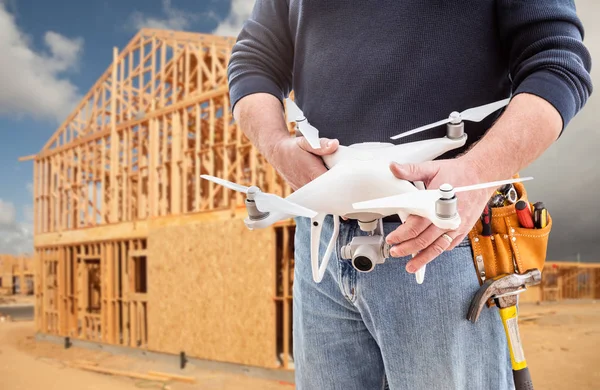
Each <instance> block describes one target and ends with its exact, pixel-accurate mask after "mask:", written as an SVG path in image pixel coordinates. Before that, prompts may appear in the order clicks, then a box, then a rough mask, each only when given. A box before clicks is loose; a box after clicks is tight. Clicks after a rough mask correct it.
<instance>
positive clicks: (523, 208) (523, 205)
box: [515, 200, 535, 229]
mask: <svg viewBox="0 0 600 390" xmlns="http://www.w3.org/2000/svg"><path fill="white" fill-rule="evenodd" d="M515 209H516V210H517V217H518V218H519V223H520V224H521V226H522V227H524V228H527V229H533V228H535V225H534V223H533V216H532V215H531V209H530V208H529V204H528V203H527V202H525V201H524V200H520V201H518V202H517V204H516V205H515Z"/></svg>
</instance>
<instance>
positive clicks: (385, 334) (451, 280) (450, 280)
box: [293, 216, 514, 390]
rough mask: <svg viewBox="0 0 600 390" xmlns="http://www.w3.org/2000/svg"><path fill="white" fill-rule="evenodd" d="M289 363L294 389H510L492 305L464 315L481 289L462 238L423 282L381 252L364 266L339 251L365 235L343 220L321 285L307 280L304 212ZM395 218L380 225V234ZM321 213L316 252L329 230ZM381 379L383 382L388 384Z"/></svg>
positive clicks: (502, 339) (430, 268)
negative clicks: (380, 258) (366, 269)
mask: <svg viewBox="0 0 600 390" xmlns="http://www.w3.org/2000/svg"><path fill="white" fill-rule="evenodd" d="M296 224H297V225H296V226H297V228H296V237H295V265H294V267H295V270H294V286H293V297H294V298H293V299H294V301H293V302H294V303H293V304H294V306H293V309H294V320H293V337H294V366H295V370H296V373H295V375H296V388H297V389H299V390H335V389H340V390H353V389H356V390H371V389H373V390H379V389H386V388H388V387H387V386H389V388H390V389H392V390H400V389H410V390H421V389H423V390H425V389H427V390H438V389H439V390H446V389H448V390H471V389H472V390H495V389H498V390H506V389H513V388H514V385H513V379H512V370H511V366H510V355H509V352H508V346H507V344H506V337H505V335H504V330H503V327H502V321H501V319H500V316H499V313H498V310H497V309H496V308H495V307H494V308H484V310H483V312H482V314H481V316H480V318H479V320H478V321H477V323H475V324H473V323H471V322H469V321H468V320H467V319H466V315H467V311H468V308H469V304H470V301H471V299H472V297H473V295H474V294H475V292H476V291H477V289H478V288H479V283H478V282H477V276H476V274H475V268H474V265H473V260H472V251H471V246H470V245H469V241H468V239H466V240H465V241H464V242H463V243H461V244H460V245H459V246H457V247H456V248H455V249H454V250H452V251H450V252H445V253H443V254H442V255H441V256H439V257H438V258H436V259H435V260H434V261H433V262H431V263H429V265H428V266H427V272H426V273H425V282H424V283H423V284H421V285H419V284H417V283H416V281H415V276H414V274H408V273H407V272H406V271H405V268H404V267H405V264H406V262H407V260H408V258H392V259H387V260H386V262H385V263H384V264H379V265H377V266H376V267H375V269H374V270H373V271H372V272H370V273H367V274H364V273H359V272H357V271H356V270H354V268H353V267H352V265H351V263H350V261H349V260H343V259H341V258H340V256H339V251H340V248H341V246H342V245H345V244H346V243H348V242H350V240H352V237H353V236H355V235H364V233H362V231H361V230H360V229H359V228H358V225H357V224H356V222H355V221H351V222H345V223H342V224H341V226H340V233H339V237H338V240H337V246H336V251H335V253H334V254H333V255H332V257H331V259H330V261H329V265H328V267H327V272H326V273H325V276H324V277H323V280H322V281H321V283H318V284H317V283H315V282H314V281H313V279H312V274H311V266H310V220H308V219H307V218H297V219H296ZM397 227H398V224H395V223H391V224H384V230H385V234H386V235H387V234H388V233H389V232H391V231H392V230H394V229H395V228H397ZM332 229H333V219H332V217H331V216H329V217H328V218H327V219H325V224H324V227H323V234H322V239H321V244H320V245H321V254H323V253H324V252H325V248H326V247H327V244H328V242H329V239H330V238H331V233H332ZM386 382H387V383H386Z"/></svg>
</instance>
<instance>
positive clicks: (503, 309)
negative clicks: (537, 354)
mask: <svg viewBox="0 0 600 390" xmlns="http://www.w3.org/2000/svg"><path fill="white" fill-rule="evenodd" d="M541 281H542V273H541V272H540V270H537V269H534V270H529V271H527V272H525V273H523V274H502V275H498V276H496V277H494V278H491V279H488V280H486V281H485V282H484V283H483V284H482V285H481V287H480V288H479V291H477V294H475V297H474V298H473V300H472V301H471V306H470V307H469V313H468V314H467V319H468V320H469V321H471V322H472V323H475V322H477V319H478V318H479V314H481V311H482V310H483V307H484V306H485V305H486V303H487V302H488V300H490V299H493V300H494V303H495V304H496V306H497V307H498V309H500V318H502V324H503V325H504V332H505V333H506V339H507V342H508V349H509V351H510V361H511V363H512V370H513V379H514V382H515V388H516V390H533V383H532V382H531V375H530V374H529V368H528V367H527V362H526V360H525V354H524V353H523V346H522V345H521V336H520V334H519V324H518V318H517V302H518V294H520V293H522V292H523V291H525V290H526V289H527V287H529V286H534V285H536V284H539V283H540V282H541Z"/></svg>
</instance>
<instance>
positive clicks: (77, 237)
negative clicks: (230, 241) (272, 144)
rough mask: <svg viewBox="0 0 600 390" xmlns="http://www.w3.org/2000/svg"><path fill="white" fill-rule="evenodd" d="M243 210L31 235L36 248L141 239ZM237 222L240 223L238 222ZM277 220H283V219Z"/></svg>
mask: <svg viewBox="0 0 600 390" xmlns="http://www.w3.org/2000/svg"><path fill="white" fill-rule="evenodd" d="M247 215H248V213H247V211H246V209H245V208H243V207H239V208H236V209H235V210H234V214H233V215H232V212H231V210H230V209H229V208H227V209H221V210H217V211H210V212H200V213H194V214H185V215H175V216H166V217H155V218H150V219H146V220H142V221H133V222H122V223H117V224H106V225H102V226H96V227H90V228H83V229H76V230H71V231H65V232H61V233H46V234H38V235H36V236H35V237H34V245H35V247H36V248H43V247H55V246H61V245H71V244H83V243H92V242H103V241H115V240H121V239H136V238H145V237H147V236H148V233H149V232H150V231H151V230H152V229H155V228H158V227H164V226H178V225H185V224H188V223H198V222H210V221H217V220H229V219H231V218H239V219H243V218H246V217H247ZM240 223H242V222H241V221H240ZM280 223H284V222H283V221H282V222H280Z"/></svg>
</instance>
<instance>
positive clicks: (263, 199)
mask: <svg viewBox="0 0 600 390" xmlns="http://www.w3.org/2000/svg"><path fill="white" fill-rule="evenodd" d="M200 177H201V178H203V179H206V180H209V181H212V182H214V183H217V184H220V185H222V186H224V187H227V188H229V189H232V190H234V191H238V192H242V193H244V194H246V195H247V197H248V199H250V200H253V201H254V202H255V203H256V207H257V208H258V209H259V210H260V211H262V212H280V213H284V214H290V215H297V216H299V217H308V218H314V217H315V216H316V215H317V212H316V211H313V210H310V209H307V208H306V207H302V206H300V205H299V204H296V203H293V202H290V201H289V200H287V199H284V198H282V197H280V196H278V195H275V194H269V193H267V192H262V191H261V190H260V189H259V188H258V187H256V186H252V187H246V186H243V185H241V184H237V183H232V182H230V181H227V180H223V179H220V178H218V177H214V176H210V175H200Z"/></svg>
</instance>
